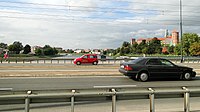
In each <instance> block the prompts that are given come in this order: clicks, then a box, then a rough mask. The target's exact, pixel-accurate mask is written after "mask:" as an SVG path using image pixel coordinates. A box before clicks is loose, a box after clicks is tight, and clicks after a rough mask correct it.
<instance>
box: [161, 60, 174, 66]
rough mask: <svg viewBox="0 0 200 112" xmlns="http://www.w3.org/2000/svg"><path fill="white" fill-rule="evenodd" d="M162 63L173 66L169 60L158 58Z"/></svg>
mask: <svg viewBox="0 0 200 112" xmlns="http://www.w3.org/2000/svg"><path fill="white" fill-rule="evenodd" d="M160 61H161V63H162V65H166V66H174V65H173V64H172V63H171V62H170V61H168V60H165V59H161V60H160Z"/></svg>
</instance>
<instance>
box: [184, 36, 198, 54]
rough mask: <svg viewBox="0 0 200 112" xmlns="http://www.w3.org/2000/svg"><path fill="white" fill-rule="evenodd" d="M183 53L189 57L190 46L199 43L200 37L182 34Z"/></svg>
mask: <svg viewBox="0 0 200 112" xmlns="http://www.w3.org/2000/svg"><path fill="white" fill-rule="evenodd" d="M182 41H183V53H185V54H186V55H190V51H189V49H190V46H191V44H192V43H194V42H200V37H199V36H198V34H196V33H184V34H183V40H182Z"/></svg>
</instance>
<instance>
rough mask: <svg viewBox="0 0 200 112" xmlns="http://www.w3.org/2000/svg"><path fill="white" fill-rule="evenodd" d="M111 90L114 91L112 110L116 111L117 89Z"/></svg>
mask: <svg viewBox="0 0 200 112" xmlns="http://www.w3.org/2000/svg"><path fill="white" fill-rule="evenodd" d="M111 91H112V92H113V93H114V94H113V95H112V112H116V99H117V98H116V97H117V96H116V91H115V89H111Z"/></svg>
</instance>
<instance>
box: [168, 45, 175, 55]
mask: <svg viewBox="0 0 200 112" xmlns="http://www.w3.org/2000/svg"><path fill="white" fill-rule="evenodd" d="M174 48H175V47H174V46H169V47H168V49H167V50H168V52H169V54H174Z"/></svg>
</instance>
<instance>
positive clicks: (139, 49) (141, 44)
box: [136, 40, 147, 54]
mask: <svg viewBox="0 0 200 112" xmlns="http://www.w3.org/2000/svg"><path fill="white" fill-rule="evenodd" d="M146 47H147V44H146V40H142V42H141V43H140V44H139V45H138V46H137V50H136V52H137V53H138V54H141V53H144V51H146V50H143V49H146ZM142 50H143V52H142Z"/></svg>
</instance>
